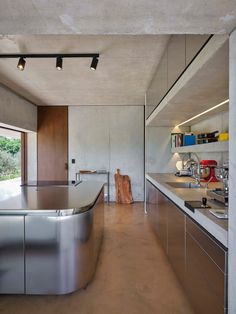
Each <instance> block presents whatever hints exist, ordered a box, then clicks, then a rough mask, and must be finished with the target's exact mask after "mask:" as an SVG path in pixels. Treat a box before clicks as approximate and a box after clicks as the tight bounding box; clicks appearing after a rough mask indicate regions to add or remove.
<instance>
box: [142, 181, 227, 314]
mask: <svg viewBox="0 0 236 314" xmlns="http://www.w3.org/2000/svg"><path fill="white" fill-rule="evenodd" d="M146 187H147V213H148V218H149V221H150V224H151V226H152V229H153V230H154V232H155V234H156V236H157V237H158V239H159V240H160V242H161V244H162V246H163V247H164V248H165V249H166V252H167V254H168V257H169V260H170V262H171V264H172V267H173V269H174V271H175V273H176V275H177V277H178V278H179V280H180V282H181V283H182V285H183V287H184V288H185V290H186V294H187V295H188V297H189V300H190V302H191V304H192V306H193V308H194V310H195V312H196V313H197V314H218V313H224V312H226V308H227V296H226V291H227V287H226V284H227V251H226V249H224V248H223V247H222V246H221V245H220V244H218V243H217V242H216V241H215V240H214V239H213V238H212V237H211V236H210V235H208V233H207V232H205V231H204V230H203V229H202V228H201V227H199V226H198V224H197V223H195V222H194V221H193V220H192V219H190V218H189V217H188V216H187V215H186V214H185V213H184V212H183V211H182V210H181V209H179V208H178V206H177V205H175V204H174V203H173V202H172V201H170V200H169V199H168V198H167V197H166V196H165V195H164V194H163V193H161V192H160V191H159V190H158V189H157V188H156V187H155V186H154V185H152V184H151V183H150V182H149V181H148V180H147V184H146Z"/></svg>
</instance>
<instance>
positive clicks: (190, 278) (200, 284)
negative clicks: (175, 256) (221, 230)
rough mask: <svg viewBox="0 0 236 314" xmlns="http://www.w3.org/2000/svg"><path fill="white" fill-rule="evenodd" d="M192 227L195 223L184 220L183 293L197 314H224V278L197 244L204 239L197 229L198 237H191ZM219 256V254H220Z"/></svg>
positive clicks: (218, 268)
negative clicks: (186, 295) (184, 291)
mask: <svg viewBox="0 0 236 314" xmlns="http://www.w3.org/2000/svg"><path fill="white" fill-rule="evenodd" d="M191 224H194V223H193V222H191V221H190V219H189V218H187V232H186V292H187V294H188V296H189V299H190V301H191V303H192V305H193V308H194V309H195V311H196V313H200V314H209V313H214V314H218V313H224V310H225V291H226V290H225V288H226V287H225V282H226V274H225V273H224V272H223V271H222V269H221V268H220V267H219V266H218V265H217V264H216V262H215V261H214V259H213V258H212V256H210V255H209V254H208V252H207V251H206V250H205V249H203V246H202V245H201V242H200V241H199V240H201V239H204V237H205V236H206V235H205V233H204V232H203V231H202V230H201V229H200V228H198V234H197V233H196V230H195V234H192V233H191V228H192V226H191ZM195 235H197V239H196V237H195ZM198 241H199V242H198ZM203 241H204V240H203ZM211 241H212V242H213V240H211ZM204 242H205V241H204ZM204 242H203V244H205V243H204ZM213 243H214V242H213ZM214 245H215V246H216V249H218V248H217V244H216V243H214ZM219 254H221V252H220V251H219Z"/></svg>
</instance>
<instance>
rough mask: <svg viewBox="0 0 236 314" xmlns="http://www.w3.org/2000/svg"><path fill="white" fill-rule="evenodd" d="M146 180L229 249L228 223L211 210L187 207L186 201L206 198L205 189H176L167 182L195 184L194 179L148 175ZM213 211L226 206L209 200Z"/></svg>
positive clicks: (211, 186)
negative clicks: (193, 210)
mask: <svg viewBox="0 0 236 314" xmlns="http://www.w3.org/2000/svg"><path fill="white" fill-rule="evenodd" d="M146 179H147V180H149V181H150V182H151V183H152V184H153V185H154V186H156V187H157V188H158V189H159V190H160V191H161V192H162V193H164V194H165V195H166V196H167V197H168V198H169V199H171V200H172V201H173V202H174V203H175V204H176V205H178V206H179V207H180V208H181V209H182V210H183V211H184V212H186V214H188V215H189V216H190V217H191V218H193V219H194V220H195V221H196V222H197V223H198V224H199V225H201V226H202V227H203V228H204V229H205V230H206V231H207V232H209V233H210V234H211V235H212V236H213V237H214V238H215V239H217V240H218V241H219V242H220V243H222V244H223V245H224V246H225V247H226V248H227V247H228V221H227V220H223V219H218V218H216V217H215V216H213V215H212V214H211V213H210V212H209V209H204V208H202V209H195V212H192V211H191V210H189V209H188V208H187V207H186V206H185V205H184V203H185V201H201V199H202V197H207V196H206V190H205V188H204V183H203V188H191V189H189V188H174V187H171V186H170V185H168V184H167V182H193V179H192V178H188V177H176V176H175V175H174V174H163V173H148V174H146ZM217 186H219V183H211V185H210V188H214V187H217ZM208 204H209V205H210V206H211V209H221V208H225V207H224V205H223V204H222V205H221V204H220V203H218V202H215V201H210V200H208Z"/></svg>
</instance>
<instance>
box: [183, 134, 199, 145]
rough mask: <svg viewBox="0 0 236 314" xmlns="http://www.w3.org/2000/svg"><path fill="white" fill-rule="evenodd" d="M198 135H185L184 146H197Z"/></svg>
mask: <svg viewBox="0 0 236 314" xmlns="http://www.w3.org/2000/svg"><path fill="white" fill-rule="evenodd" d="M195 144H196V135H184V146H189V145H195Z"/></svg>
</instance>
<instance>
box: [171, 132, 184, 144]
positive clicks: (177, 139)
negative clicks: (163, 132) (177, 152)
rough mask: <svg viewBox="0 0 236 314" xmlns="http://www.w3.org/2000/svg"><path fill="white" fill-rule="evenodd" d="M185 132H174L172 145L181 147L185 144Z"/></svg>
mask: <svg viewBox="0 0 236 314" xmlns="http://www.w3.org/2000/svg"><path fill="white" fill-rule="evenodd" d="M183 138H184V134H183V133H172V134H171V147H172V148H174V147H181V146H183Z"/></svg>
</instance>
